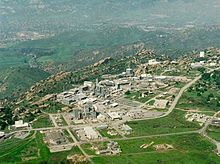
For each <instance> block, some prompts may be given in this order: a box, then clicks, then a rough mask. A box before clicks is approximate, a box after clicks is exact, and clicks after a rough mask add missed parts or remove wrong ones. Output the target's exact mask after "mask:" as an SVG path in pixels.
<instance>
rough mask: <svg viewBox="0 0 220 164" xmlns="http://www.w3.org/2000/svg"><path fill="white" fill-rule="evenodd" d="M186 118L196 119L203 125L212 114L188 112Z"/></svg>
mask: <svg viewBox="0 0 220 164" xmlns="http://www.w3.org/2000/svg"><path fill="white" fill-rule="evenodd" d="M185 118H186V119H187V121H190V122H193V121H196V122H198V123H199V124H200V126H202V125H203V124H204V123H205V122H206V121H207V120H209V119H210V116H207V115H205V114H200V113H187V114H186V115H185Z"/></svg>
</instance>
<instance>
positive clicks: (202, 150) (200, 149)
mask: <svg viewBox="0 0 220 164" xmlns="http://www.w3.org/2000/svg"><path fill="white" fill-rule="evenodd" d="M152 141H153V142H154V145H156V144H170V145H172V146H173V147H174V149H173V150H166V151H156V150H155V148H153V146H151V147H149V148H147V149H143V148H140V146H141V145H142V144H149V143H151V142H152ZM118 142H119V144H120V146H121V149H122V153H121V155H119V156H100V157H95V158H93V160H94V162H95V163H110V164H117V163H184V164H188V163H190V164H191V163H193V164H194V163H195V164H197V163H213V164H215V163H216V164H217V163H219V160H220V159H219V157H217V155H215V154H214V153H213V150H214V149H215V146H213V145H212V144H211V143H209V142H208V141H207V140H206V139H204V138H202V137H201V136H200V135H197V134H193V135H180V136H169V137H154V138H147V139H138V140H127V141H118Z"/></svg>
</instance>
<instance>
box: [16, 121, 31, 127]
mask: <svg viewBox="0 0 220 164" xmlns="http://www.w3.org/2000/svg"><path fill="white" fill-rule="evenodd" d="M13 126H14V127H15V128H27V127H28V126H29V124H28V123H27V122H24V121H23V120H19V121H15V124H14V125H13Z"/></svg>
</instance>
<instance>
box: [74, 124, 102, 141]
mask: <svg viewBox="0 0 220 164" xmlns="http://www.w3.org/2000/svg"><path fill="white" fill-rule="evenodd" d="M76 135H77V137H78V138H79V139H80V140H95V139H98V138H100V136H101V135H100V134H99V132H98V131H97V130H96V129H94V128H93V127H90V126H88V127H85V128H83V129H80V130H77V131H76Z"/></svg>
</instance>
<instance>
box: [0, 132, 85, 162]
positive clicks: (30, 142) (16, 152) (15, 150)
mask: <svg viewBox="0 0 220 164" xmlns="http://www.w3.org/2000/svg"><path fill="white" fill-rule="evenodd" d="M15 144H16V145H15ZM6 147H7V148H6ZM0 148H1V150H0V152H1V155H0V161H1V162H0V163H51V164H52V163H53V164H54V163H61V162H66V157H67V155H69V154H81V151H80V150H79V149H78V147H73V148H72V150H71V151H65V152H59V153H50V151H49V149H48V148H47V146H46V145H45V144H44V142H43V135H42V134H40V133H36V136H33V137H32V138H29V139H26V140H17V139H10V140H8V141H7V142H5V143H1V144H0ZM3 148H4V149H3Z"/></svg>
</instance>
